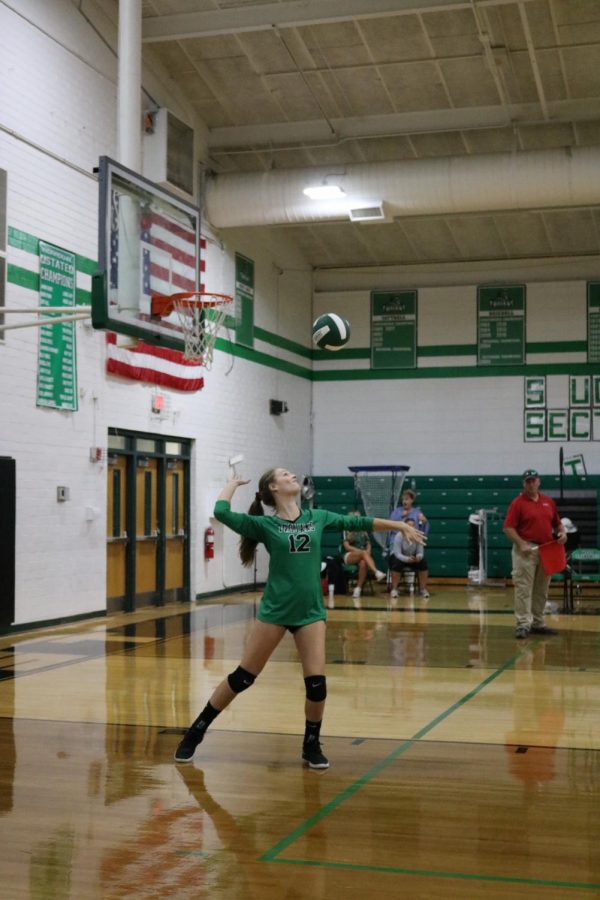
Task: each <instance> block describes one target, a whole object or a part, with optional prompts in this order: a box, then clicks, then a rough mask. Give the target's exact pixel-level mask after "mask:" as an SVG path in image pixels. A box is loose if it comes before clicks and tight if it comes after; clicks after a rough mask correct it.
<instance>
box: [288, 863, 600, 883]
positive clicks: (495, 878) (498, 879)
mask: <svg viewBox="0 0 600 900" xmlns="http://www.w3.org/2000/svg"><path fill="white" fill-rule="evenodd" d="M270 862H276V863H284V864H287V865H295V866H316V867H318V868H322V869H352V870H355V871H359V872H361V871H362V872H388V873H390V874H394V875H420V876H425V877H429V878H457V879H459V880H462V881H491V882H493V883H495V884H537V885H543V886H545V887H562V888H576V889H579V890H584V891H594V890H598V888H599V887H600V884H590V883H589V882H583V881H550V880H547V879H545V878H518V877H517V876H510V875H475V874H471V873H469V872H436V871H434V870H429V869H403V868H400V867H396V866H369V865H359V864H358V863H334V862H332V863H330V862H321V861H319V860H313V859H286V858H285V857H281V856H280V857H278V858H277V859H273V860H270Z"/></svg>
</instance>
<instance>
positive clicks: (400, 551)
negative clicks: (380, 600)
mask: <svg viewBox="0 0 600 900" xmlns="http://www.w3.org/2000/svg"><path fill="white" fill-rule="evenodd" d="M390 569H391V571H392V592H391V595H390V596H391V598H392V600H397V599H398V585H399V583H400V578H401V577H402V576H403V575H404V573H412V579H411V580H409V590H410V593H411V594H412V593H413V591H414V579H415V573H416V574H417V575H418V578H419V589H420V591H421V596H422V597H429V594H428V592H427V589H425V590H423V589H422V588H421V578H422V576H424V582H425V584H427V575H428V569H427V562H426V560H425V557H424V553H423V547H422V546H421V544H417V542H416V541H409V540H407V539H406V538H405V537H404V535H403V534H401V533H400V532H398V535H397V538H395V539H394V543H393V546H392V553H391V554H390Z"/></svg>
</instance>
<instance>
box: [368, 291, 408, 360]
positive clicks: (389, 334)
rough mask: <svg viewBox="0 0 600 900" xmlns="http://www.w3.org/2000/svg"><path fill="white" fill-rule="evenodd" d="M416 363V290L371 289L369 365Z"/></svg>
mask: <svg viewBox="0 0 600 900" xmlns="http://www.w3.org/2000/svg"><path fill="white" fill-rule="evenodd" d="M416 366H417V292H416V291H371V368H372V369H415V368H416Z"/></svg>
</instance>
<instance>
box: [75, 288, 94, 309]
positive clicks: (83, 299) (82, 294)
mask: <svg viewBox="0 0 600 900" xmlns="http://www.w3.org/2000/svg"><path fill="white" fill-rule="evenodd" d="M75 303H78V304H83V305H85V306H91V303H92V292H91V291H84V289H83V288H76V289H75Z"/></svg>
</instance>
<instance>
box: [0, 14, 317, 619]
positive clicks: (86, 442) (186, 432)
mask: <svg viewBox="0 0 600 900" xmlns="http://www.w3.org/2000/svg"><path fill="white" fill-rule="evenodd" d="M86 7H90V4H89V3H86ZM19 11H20V13H21V14H20V15H19V14H17V13H15V12H14V11H13V10H10V9H8V8H7V7H5V6H0V66H1V67H2V73H1V77H0V84H1V85H2V88H1V90H2V95H1V97H0V101H1V102H0V116H1V120H0V125H1V126H2V129H0V167H2V168H5V169H6V170H7V171H8V224H9V226H10V227H12V228H17V229H20V230H22V231H24V232H26V233H28V234H32V235H35V236H36V237H38V238H42V239H44V240H47V241H50V242H52V243H55V244H58V245H60V246H62V247H65V248H66V249H68V250H71V251H73V252H75V253H77V254H81V255H83V256H86V257H88V258H91V259H96V258H97V184H96V180H95V178H94V177H93V176H92V169H93V167H94V166H95V165H96V164H97V160H98V157H99V156H100V155H102V154H106V155H111V154H113V155H114V151H115V142H116V105H115V96H116V89H115V81H116V63H115V58H114V55H113V54H111V52H110V51H109V50H108V49H107V48H106V47H105V45H104V43H103V42H102V41H101V40H100V39H99V38H98V36H97V35H96V34H95V32H94V31H93V29H91V28H90V27H89V25H88V24H87V23H86V22H85V20H84V19H83V17H82V16H80V15H79V13H78V12H77V8H76V5H75V4H72V3H71V2H68V0H64V2H61V0H57V2H53V3H52V4H40V3H37V2H36V3H34V2H33V0H27V2H24V3H22V4H20V10H19ZM37 26H39V27H37ZM45 32H46V33H45ZM168 89H169V94H167V95H165V97H160V96H158V97H157V100H158V101H159V102H164V103H165V105H167V103H168V102H169V104H170V105H172V93H171V92H172V86H169V87H168ZM181 108H183V105H182V107H181ZM235 251H239V252H241V253H244V254H245V255H247V256H250V257H251V258H252V259H254V261H255V263H256V313H255V319H256V324H257V325H259V326H261V327H264V328H268V329H269V330H273V331H276V330H278V329H279V332H280V333H281V334H283V335H286V334H287V335H288V336H290V337H292V336H293V335H292V332H295V331H296V330H297V328H298V323H301V325H302V330H303V334H302V335H301V336H300V338H299V339H300V340H301V341H304V342H305V343H306V342H307V341H308V335H309V325H310V320H311V312H310V283H311V282H310V272H309V271H308V269H307V266H306V263H305V262H304V261H303V259H302V257H301V256H300V254H299V253H298V252H296V251H294V249H293V248H292V247H291V246H290V245H288V243H287V242H286V241H285V240H283V239H280V240H270V239H269V238H268V236H267V235H266V233H265V235H264V236H263V237H262V238H259V237H257V236H254V237H248V236H244V235H243V234H242V233H239V234H238V233H236V234H235V235H234V236H232V237H231V238H226V240H225V250H224V251H221V250H220V249H219V246H218V244H217V243H212V242H210V243H209V246H208V252H207V273H206V278H205V281H206V284H207V287H208V288H210V289H212V290H215V291H219V292H227V293H232V292H233V290H234V286H233V281H234V278H233V272H234V269H233V254H234V253H235ZM8 261H9V263H11V264H12V265H15V266H19V267H22V268H24V269H27V270H29V271H32V272H37V271H38V260H37V257H36V256H34V255H33V254H31V253H28V252H25V251H23V250H19V249H16V248H13V247H9V248H8ZM280 269H289V270H290V272H289V274H285V275H283V276H279V275H278V272H279V270H280ZM283 282H285V290H284V289H282V288H281V285H282V284H283ZM78 284H79V286H80V287H83V288H85V289H88V290H89V288H90V279H89V277H87V276H82V275H80V276H79V278H78ZM7 303H8V304H9V305H13V306H18V305H23V306H37V305H39V295H38V294H37V292H34V291H31V290H28V289H26V288H23V287H20V286H17V285H15V284H12V283H9V284H8V285H7ZM288 320H289V321H288ZM13 321H16V319H13ZM290 323H291V324H290ZM76 329H77V360H78V387H79V410H78V411H77V412H75V413H66V412H59V411H57V410H49V409H38V408H36V406H35V398H36V376H37V347H38V340H39V332H38V330H37V329H22V330H14V331H9V332H6V334H5V341H4V343H0V379H1V381H2V384H3V386H4V391H3V399H2V415H1V418H0V421H1V422H2V426H1V427H0V454H2V455H7V456H12V457H14V458H15V459H16V463H17V535H16V555H17V560H16V618H15V621H16V623H17V624H19V623H26V622H31V621H38V620H44V619H54V618H60V617H62V616H69V615H76V614H82V613H86V612H94V611H97V610H102V609H103V608H105V605H106V599H105V597H106V591H105V583H106V561H105V560H106V549H105V548H106V544H105V541H106V524H105V523H106V474H107V473H106V465H105V464H104V463H102V464H93V463H91V462H90V461H89V458H88V457H89V448H90V447H91V446H96V445H100V446H106V442H107V433H108V429H109V427H117V428H124V429H131V430H139V431H144V432H150V433H156V434H159V435H161V434H162V435H172V436H174V437H180V438H189V439H192V440H193V441H194V452H193V459H192V491H191V493H192V592H193V593H197V592H208V591H211V590H218V589H221V588H222V587H224V586H227V585H231V584H237V583H240V582H242V581H248V580H250V579H251V573H248V572H247V571H245V570H242V567H241V565H240V564H239V561H238V558H237V540H236V538H235V536H233V535H231V534H230V535H227V537H226V539H225V540H224V537H223V534H222V529H221V526H220V525H217V527H216V530H217V552H216V559H215V560H214V561H212V562H210V563H205V562H204V561H203V558H202V536H203V531H204V528H205V527H206V526H207V525H208V524H209V523H210V516H211V514H212V508H213V505H214V500H215V497H216V496H217V494H218V493H219V491H220V489H221V487H222V484H223V482H224V480H225V478H226V476H227V472H228V467H227V460H228V459H229V457H230V456H232V455H233V454H234V453H237V452H243V453H244V454H245V456H246V463H245V466H244V471H245V473H246V474H247V475H248V477H252V478H253V479H256V478H257V477H258V475H260V473H261V472H262V471H263V470H264V469H265V468H267V467H269V466H271V465H273V464H279V463H281V464H283V465H286V466H289V467H291V468H294V469H296V470H297V471H298V472H299V473H300V474H304V473H305V472H309V471H310V464H311V460H310V453H311V435H310V429H309V427H308V424H309V420H310V404H311V389H310V382H309V381H307V380H304V379H300V378H296V377H293V376H291V375H288V374H286V373H284V372H279V371H277V370H275V369H273V368H268V367H265V366H259V365H256V364H253V363H250V362H247V361H245V360H243V359H240V358H234V357H230V356H229V355H227V354H223V353H217V354H216V358H215V364H214V369H213V371H212V372H210V373H207V374H206V377H205V385H206V386H205V389H204V390H203V391H201V392H199V393H196V394H194V395H192V396H186V395H182V394H178V393H176V392H168V391H165V392H164V393H166V394H168V399H169V405H170V410H171V412H170V415H169V416H168V417H167V418H165V419H163V420H159V419H158V418H157V417H155V416H153V415H152V413H151V395H152V391H153V389H152V387H151V386H149V385H143V384H140V383H136V382H126V381H124V380H121V379H116V378H107V377H106V376H105V375H104V366H105V341H104V336H103V335H102V334H98V333H96V332H94V331H92V330H91V328H90V327H89V326H88V325H83V324H81V323H80V324H78V325H77V326H76ZM257 349H259V348H258V347H257ZM260 349H261V350H262V351H263V352H266V353H269V354H270V355H271V356H276V357H280V358H282V359H292V360H294V361H295V362H302V360H298V359H297V358H295V359H294V356H293V354H290V353H289V352H287V351H284V350H281V351H280V350H278V349H277V348H275V347H273V346H269V345H264V346H263V345H261V347H260ZM304 364H307V363H306V360H305V361H304ZM270 398H282V399H284V400H286V401H287V402H288V404H289V406H290V412H289V413H288V414H287V415H284V416H281V417H278V418H274V417H272V416H270V415H269V410H268V402H269V399H270ZM58 485H67V486H68V487H69V488H70V497H71V498H70V500H69V501H68V502H66V503H57V501H56V487H57V486H58ZM252 493H253V491H252V486H249V487H248V489H246V490H245V491H240V496H239V498H237V499H236V505H237V508H239V509H244V508H247V506H248V505H249V503H250V500H251V497H252ZM86 507H93V508H96V509H98V510H99V515H98V517H97V518H96V519H94V520H93V521H91V522H88V521H86V517H85V508H86ZM223 549H225V553H224V552H223ZM260 566H261V569H260V576H261V577H262V576H264V573H265V560H264V558H263V557H261V562H260Z"/></svg>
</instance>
